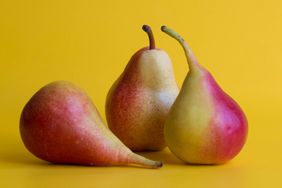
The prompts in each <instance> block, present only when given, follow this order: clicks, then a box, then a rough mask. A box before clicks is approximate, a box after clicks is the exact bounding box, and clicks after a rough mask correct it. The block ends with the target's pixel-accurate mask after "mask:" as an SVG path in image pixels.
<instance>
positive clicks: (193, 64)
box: [161, 25, 199, 71]
mask: <svg viewBox="0 0 282 188" xmlns="http://www.w3.org/2000/svg"><path fill="white" fill-rule="evenodd" d="M161 30H162V31H163V32H164V33H166V34H168V35H169V36H171V37H172V38H174V39H176V40H177V41H178V42H179V43H180V44H181V46H182V47H183V49H184V52H185V56H186V59H187V62H188V66H189V69H190V71H194V70H195V69H197V68H199V63H198V61H197V59H196V57H195V56H194V54H193V52H192V50H191V48H190V47H189V46H188V44H187V43H186V42H185V40H184V39H183V38H182V37H181V36H180V35H179V34H178V33H176V32H175V31H173V30H172V29H170V28H168V27H167V26H165V25H163V26H162V27H161Z"/></svg>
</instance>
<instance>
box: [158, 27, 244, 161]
mask: <svg viewBox="0 0 282 188" xmlns="http://www.w3.org/2000/svg"><path fill="white" fill-rule="evenodd" d="M162 30H163V31H164V32H166V33H167V34H169V35H170V36H172V37H173V38H176V39H177V40H178V41H179V42H180V43H181V44H182V46H183V48H184V50H185V53H186V57H187V60H188V64H189V68H190V70H189V72H188V74H187V77H186V79H185V81H184V83H183V85H182V88H181V90H180V93H179V95H178V97H177V99H176V100H175V102H174V104H173V106H172V107H171V110H170V112H169V115H168V117H167V120H166V123H165V139H166V142H167V144H168V147H169V149H170V150H171V151H172V152H173V153H174V154H175V155H176V156H177V157H179V158H180V159H181V160H183V161H185V162H187V163H192V164H222V163H225V162H227V161H229V160H231V159H232V158H234V157H235V156H236V155H237V154H238V153H239V152H240V150H241V149H242V147H243V146H244V143H245V141H246V138H247V132H248V123H247V119H246V116H245V114H244V112H243V111H242V109H241V108H240V106H239V105H238V104H237V103H236V102H235V101H234V100H233V99H232V98H231V97H230V96H229V95H228V94H226V93H225V92H224V91H223V90H222V89H221V88H220V86H219V85H218V84H217V83H216V81H215V79H214V78H213V76H212V75H211V74H210V73H209V72H208V71H207V70H206V69H205V68H203V67H202V66H201V65H200V64H198V61H197V60H196V58H195V57H194V55H193V53H192V51H191V49H190V48H189V46H188V45H187V44H186V43H185V41H184V40H183V39H182V38H181V37H180V36H179V35H178V34H177V33H175V32H174V31H172V30H171V29H169V28H167V27H165V26H164V27H162Z"/></svg>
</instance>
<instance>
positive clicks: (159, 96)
mask: <svg viewBox="0 0 282 188" xmlns="http://www.w3.org/2000/svg"><path fill="white" fill-rule="evenodd" d="M178 92H179V90H178V87H177V84H176V82H175V78H174V74H173V68H172V64H171V61H170V58H169V57H168V55H167V54H166V53H165V52H164V51H163V50H161V49H149V48H142V49H140V50H139V51H137V52H136V53H135V54H134V55H133V56H132V58H131V59H130V61H129V63H128V64H127V66H126V68H125V70H124V71H123V73H122V74H121V76H120V77H119V78H118V79H117V81H116V82H115V83H114V84H113V86H112V87H111V89H110V91H109V92H108V96H107V100H106V117H107V122H108V125H109V128H110V129H111V131H112V132H113V133H114V134H115V135H116V136H117V137H118V138H119V139H120V140H121V141H122V142H123V143H124V144H125V145H126V146H128V147H129V148H130V149H132V150H133V151H144V150H162V149H163V148H165V147H166V143H165V140H164V122H165V119H166V116H167V114H168V111H169V109H170V107H171V105H172V103H173V102H174V100H175V98H176V96H177V95H178Z"/></svg>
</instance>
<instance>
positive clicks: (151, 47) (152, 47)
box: [142, 25, 156, 50]
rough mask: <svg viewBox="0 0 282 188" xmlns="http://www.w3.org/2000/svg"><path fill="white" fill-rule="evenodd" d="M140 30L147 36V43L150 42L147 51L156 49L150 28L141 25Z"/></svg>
mask: <svg viewBox="0 0 282 188" xmlns="http://www.w3.org/2000/svg"><path fill="white" fill-rule="evenodd" d="M142 29H143V31H145V32H146V33H147V34H148V37H149V41H150V46H149V49H150V50H152V49H155V48H156V46H155V39H154V35H153V31H152V29H151V27H150V26H148V25H143V27H142Z"/></svg>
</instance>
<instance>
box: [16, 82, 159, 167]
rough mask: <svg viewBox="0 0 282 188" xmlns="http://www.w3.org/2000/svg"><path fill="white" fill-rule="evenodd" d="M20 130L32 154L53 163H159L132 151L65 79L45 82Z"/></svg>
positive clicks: (28, 108) (24, 114) (150, 165)
mask: <svg viewBox="0 0 282 188" xmlns="http://www.w3.org/2000/svg"><path fill="white" fill-rule="evenodd" d="M20 133H21V137H22V140H23V143H24V145H25V146H26V148H27V149H28V150H29V151H30V152H31V153H33V154H34V155H35V156H37V157H38V158H40V159H43V160H46V161H49V162H52V163H65V164H78V165H95V166H111V165H135V166H136V165H137V166H142V167H147V168H159V167H161V166H162V163H161V162H156V161H151V160H149V159H146V158H144V157H142V156H139V155H137V154H135V153H133V152H131V150H129V149H128V148H127V147H126V146H125V145H124V144H123V143H122V142H121V141H120V140H118V139H117V138H116V137H115V136H114V135H113V134H112V133H111V132H110V131H109V130H108V129H107V128H106V126H105V125H104V123H103V121H102V119H101V117H100V115H99V113H98V111H97V109H96V107H95V106H94V104H93V103H92V102H91V100H90V98H89V97H88V96H87V94H86V93H85V92H84V91H83V90H82V89H80V88H79V87H77V86H75V85H74V84H72V83H70V82H66V81H57V82H53V83H50V84H48V85H46V86H45V87H43V88H41V89H40V90H39V91H38V92H37V93H36V94H35V95H34V96H33V97H32V98H31V99H30V100H29V102H28V103H27V104H26V105H25V107H24V109H23V112H22V114H21V119H20Z"/></svg>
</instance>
